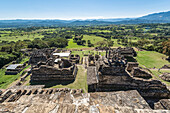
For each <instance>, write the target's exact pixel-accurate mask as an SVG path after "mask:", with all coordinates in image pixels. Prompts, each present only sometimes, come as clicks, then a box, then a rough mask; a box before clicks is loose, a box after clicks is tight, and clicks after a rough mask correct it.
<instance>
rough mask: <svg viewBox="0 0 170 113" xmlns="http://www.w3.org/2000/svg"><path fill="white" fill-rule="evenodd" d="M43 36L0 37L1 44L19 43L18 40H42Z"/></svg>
mask: <svg viewBox="0 0 170 113" xmlns="http://www.w3.org/2000/svg"><path fill="white" fill-rule="evenodd" d="M42 37H43V35H39V34H35V35H33V34H31V35H23V36H3V37H0V42H1V41H9V42H10V41H14V42H16V41H18V40H34V39H35V38H42Z"/></svg>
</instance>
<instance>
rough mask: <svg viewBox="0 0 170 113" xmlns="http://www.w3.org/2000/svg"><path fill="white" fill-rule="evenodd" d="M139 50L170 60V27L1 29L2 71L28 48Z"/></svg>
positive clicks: (113, 26) (161, 25)
mask: <svg viewBox="0 0 170 113" xmlns="http://www.w3.org/2000/svg"><path fill="white" fill-rule="evenodd" d="M97 46H100V47H102V46H103V47H104V46H107V47H119V46H122V47H124V46H127V47H137V48H139V49H145V50H149V51H157V52H159V53H163V54H166V55H167V56H170V24H139V25H101V26H77V27H28V28H8V29H0V62H1V64H0V67H2V66H4V65H5V64H7V63H9V62H11V61H13V60H16V59H17V58H20V57H22V56H23V54H22V52H21V49H25V48H32V49H33V48H38V49H42V48H52V47H57V48H90V47H97Z"/></svg>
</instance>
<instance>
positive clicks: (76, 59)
mask: <svg viewBox="0 0 170 113" xmlns="http://www.w3.org/2000/svg"><path fill="white" fill-rule="evenodd" d="M69 61H70V62H72V63H75V64H78V63H79V62H80V56H79V55H73V54H72V55H70V57H69Z"/></svg>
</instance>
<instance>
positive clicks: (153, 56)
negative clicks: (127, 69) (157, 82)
mask: <svg viewBox="0 0 170 113" xmlns="http://www.w3.org/2000/svg"><path fill="white" fill-rule="evenodd" d="M165 58H166V56H165V55H163V54H161V53H158V52H155V51H138V52H137V57H136V60H137V61H138V63H139V65H140V66H142V67H147V68H154V67H155V68H160V67H162V66H163V65H165V64H170V63H169V62H168V61H167V60H165Z"/></svg>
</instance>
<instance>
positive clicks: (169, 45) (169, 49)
mask: <svg viewBox="0 0 170 113" xmlns="http://www.w3.org/2000/svg"><path fill="white" fill-rule="evenodd" d="M162 45H163V53H164V54H166V55H168V56H169V58H170V39H168V40H167V41H164V42H163V43H162Z"/></svg>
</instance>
